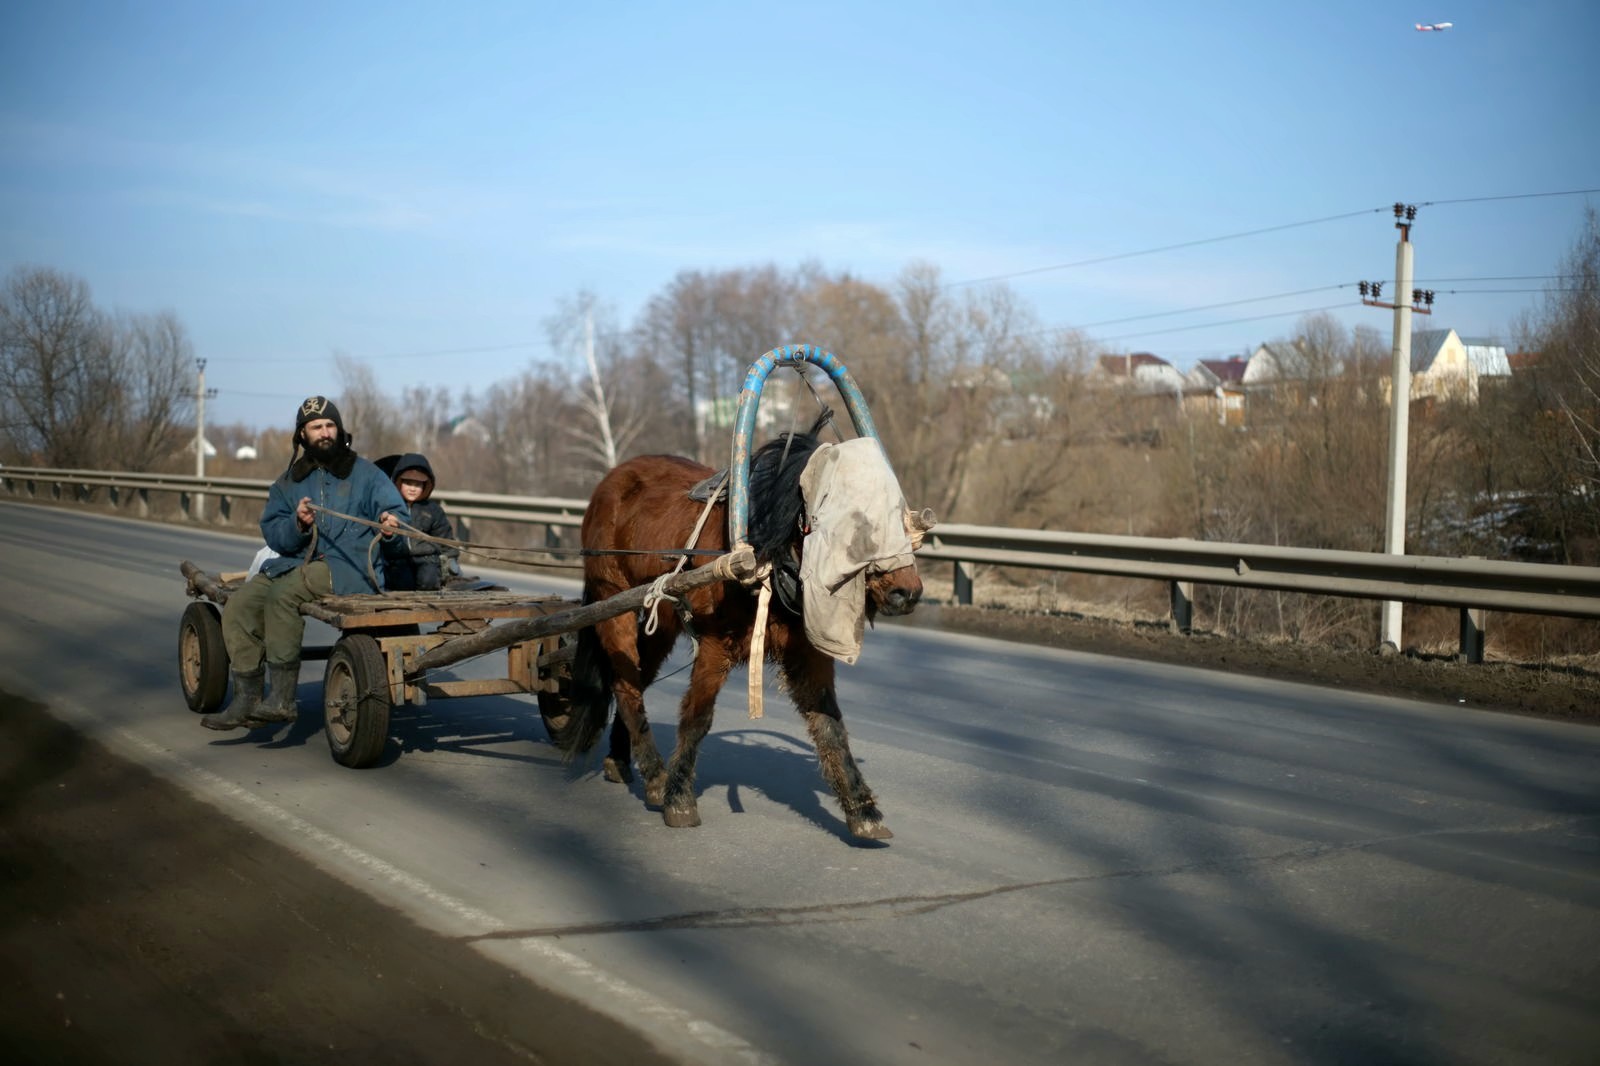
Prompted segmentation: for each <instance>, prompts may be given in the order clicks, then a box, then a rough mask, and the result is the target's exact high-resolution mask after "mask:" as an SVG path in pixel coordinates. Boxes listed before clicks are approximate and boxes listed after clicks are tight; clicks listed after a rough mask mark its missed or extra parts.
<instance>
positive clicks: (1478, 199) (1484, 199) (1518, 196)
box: [943, 189, 1600, 289]
mask: <svg viewBox="0 0 1600 1066" xmlns="http://www.w3.org/2000/svg"><path fill="white" fill-rule="evenodd" d="M1591 193H1600V189H1565V190H1561V191H1559V192H1524V193H1508V194H1506V195H1504V196H1464V197H1458V198H1456V199H1453V200H1425V201H1421V202H1420V203H1419V204H1418V206H1422V207H1442V206H1445V205H1449V204H1475V203H1488V202H1490V201H1495V200H1533V199H1540V198H1544V197H1551V196H1587V195H1589V194H1591ZM1392 209H1393V205H1390V204H1385V205H1384V206H1383V207H1373V208H1366V209H1364V210H1361V211H1346V212H1345V213H1343V214H1339V215H1326V216H1324V217H1322V218H1310V219H1306V220H1305V221H1303V222H1285V223H1283V224H1282V225H1279V226H1265V227H1262V228H1261V229H1252V230H1242V231H1240V232H1238V233H1227V234H1223V235H1222V236H1220V237H1203V238H1201V239H1199V240H1195V241H1182V242H1179V243H1178V244H1165V245H1162V246H1161V247H1159V248H1145V249H1141V250H1140V251H1137V252H1119V253H1117V254H1116V255H1103V256H1097V257H1095V258H1093V259H1078V260H1075V261H1073V262H1071V263H1056V264H1054V265H1052V266H1042V267H1032V268H1030V269H1028V270H1016V271H1012V272H1011V273H1009V274H993V275H990V276H989V277H985V278H973V279H971V280H969V281H952V282H950V283H949V284H947V285H944V286H943V288H946V289H957V288H963V287H965V286H968V285H984V284H987V283H989V282H992V281H1006V280H1009V279H1011V278H1022V277H1028V276H1030V275H1033V274H1044V273H1047V272H1049V271H1052V270H1069V269H1071V268H1073V267H1081V266H1093V265H1095V264H1096V263H1110V262H1115V261H1116V260H1119V259H1132V258H1134V257H1136V256H1141V255H1154V254H1156V253H1157V252H1173V251H1177V250H1179V249H1182V248H1194V247H1197V246H1199V245H1202V244H1219V243H1221V242H1223V241H1236V240H1240V239H1242V238H1244V237H1258V236H1260V235H1261V234H1263V233H1278V232H1281V231H1282V230H1288V229H1297V228H1299V227H1302V226H1316V225H1321V224H1322V223H1324V222H1338V221H1340V220H1342V219H1346V218H1357V217H1359V216H1361V215H1371V214H1377V213H1381V212H1384V211H1389V210H1392Z"/></svg>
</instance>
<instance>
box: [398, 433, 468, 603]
mask: <svg viewBox="0 0 1600 1066" xmlns="http://www.w3.org/2000/svg"><path fill="white" fill-rule="evenodd" d="M391 460H392V461H393V465H392V466H391V465H390V462H391ZM378 465H379V466H380V467H383V468H385V469H389V470H392V471H393V476H394V483H395V486H396V487H397V488H399V490H400V496H401V498H403V499H404V500H405V501H406V506H407V507H409V508H411V523H410V524H411V526H412V528H414V529H416V530H417V531H418V532H421V533H426V534H427V535H428V536H430V537H440V538H442V539H445V540H453V539H454V538H455V535H456V534H455V529H454V528H453V527H452V526H451V525H450V519H449V518H448V517H446V515H445V513H444V505H443V504H440V503H435V502H434V501H433V500H432V499H431V497H432V496H433V485H434V478H433V467H431V466H429V465H428V459H427V457H426V456H424V455H419V454H417V453H416V452H411V453H409V454H406V455H401V456H389V457H385V458H383V459H380V460H378ZM460 554H461V552H460V549H459V548H455V547H452V546H448V545H442V544H435V543H433V542H432V541H427V540H421V539H419V538H417V537H399V536H396V537H390V538H389V539H387V540H385V541H384V542H383V558H384V563H383V575H384V576H383V584H384V587H385V588H386V589H388V590H390V591H392V592H404V591H409V590H420V591H431V590H433V589H438V588H442V587H443V586H444V583H445V582H446V581H447V580H449V578H450V576H451V575H453V574H459V573H460V572H461V570H460V566H459V564H458V563H457V562H456V557H457V556H458V555H460Z"/></svg>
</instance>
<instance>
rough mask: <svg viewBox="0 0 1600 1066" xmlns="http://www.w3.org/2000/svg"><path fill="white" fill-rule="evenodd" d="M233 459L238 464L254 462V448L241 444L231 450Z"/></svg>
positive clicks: (250, 445)
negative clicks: (238, 462)
mask: <svg viewBox="0 0 1600 1066" xmlns="http://www.w3.org/2000/svg"><path fill="white" fill-rule="evenodd" d="M233 457H234V458H235V459H237V460H239V461H240V462H245V463H252V462H255V460H256V448H255V445H253V444H241V445H239V446H238V447H237V448H235V449H234V450H233Z"/></svg>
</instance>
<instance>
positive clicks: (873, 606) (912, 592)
mask: <svg viewBox="0 0 1600 1066" xmlns="http://www.w3.org/2000/svg"><path fill="white" fill-rule="evenodd" d="M934 522H935V519H934V516H933V512H932V511H931V510H928V509H926V508H924V509H923V510H921V511H912V510H910V509H909V508H908V509H907V510H906V512H905V526H906V535H907V536H909V537H910V538H911V547H912V550H913V551H915V550H916V549H917V548H920V547H922V538H923V536H924V535H925V534H926V533H927V532H928V530H930V529H932V528H933V526H934ZM921 599H922V575H921V574H920V573H918V572H917V564H916V561H915V560H912V561H911V562H910V563H909V564H908V565H906V566H900V567H896V568H894V569H892V570H885V569H882V568H870V567H869V568H868V570H867V617H868V618H869V619H870V618H872V617H874V616H876V615H880V614H883V615H890V616H893V615H899V614H910V613H911V612H912V611H913V610H915V609H916V606H917V603H918V601H920V600H921Z"/></svg>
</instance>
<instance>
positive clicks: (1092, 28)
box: [0, 0, 1600, 426]
mask: <svg viewBox="0 0 1600 1066" xmlns="http://www.w3.org/2000/svg"><path fill="white" fill-rule="evenodd" d="M1443 20H1449V21H1451V22H1453V23H1454V24H1455V28H1454V29H1453V30H1451V31H1449V32H1447V33H1417V32H1415V31H1414V30H1413V29H1412V24H1413V23H1415V22H1436V21H1443ZM1597 41H1600V5H1597V4H1594V3H1590V2H1581V0H1573V2H1565V3H1561V2H1539V0H1534V2H1528V3H1509V2H1507V3H1484V2H1455V0H1413V2H1409V3H1406V4H1395V3H1364V4H1337V5H1335V4H1317V5H1310V4H1293V3H1271V4H1267V3H1239V4H1224V5H1206V4H1193V3H1184V4H1165V3H1146V4H1139V5H1125V4H1116V5H1113V4H1109V3H1106V4H1088V3H1066V2H1060V3H1007V2H990V3H985V4H975V3H971V2H968V3H941V2H923V3H901V2H882V3H870V2H863V0H856V2H851V3H831V2H821V3H810V4H765V3H727V4H723V3H695V2H692V0H677V2H672V3H654V2H642V3H627V2H617V3H609V4H595V5H572V4H542V3H541V4H536V3H508V4H499V3H467V4H461V5H439V4H436V3H429V4H416V3H410V2H403V0H402V2H394V0H390V2H385V3H381V4H378V3H356V2H344V3H332V4H329V3H318V4H303V3H297V2H278V3H273V4H257V5H244V4H229V3H216V2H214V0H208V2H197V3H189V2H182V3H154V2H146V3H111V2H98V3H83V2H73V0H49V2H40V0H11V2H9V3H7V4H5V5H0V272H7V271H9V270H10V269H11V268H12V267H14V266H16V265H19V264H32V265H43V266H49V267H53V268H57V269H60V270H65V271H68V272H70V273H73V274H76V275H78V276H80V277H82V278H84V279H85V280H86V281H87V282H88V283H89V285H90V287H91V289H92V291H93V293H94V296H95V299H96V301H97V302H98V303H99V304H101V305H102V306H105V307H108V308H125V309H128V310H135V311H157V310H168V309H170V310H172V311H175V312H176V313H177V314H178V316H179V317H180V318H181V319H182V320H183V321H184V323H185V324H186V325H187V326H188V328H189V331H190V334H191V337H192V339H193V341H194V343H195V347H196V354H197V355H200V356H204V357H205V358H206V359H207V360H208V366H207V371H206V377H207V385H209V386H212V387H214V388H216V389H217V390H218V396H217V398H216V399H215V400H214V401H212V402H211V403H210V404H209V405H208V408H207V417H208V420H210V421H220V422H236V421H237V422H245V423H248V424H253V425H257V426H278V425H283V424H286V423H287V422H288V419H289V413H290V412H292V410H293V407H294V405H295V403H296V401H298V400H299V399H300V398H301V397H302V396H304V395H306V394H307V393H312V392H328V393H333V394H336V393H337V391H338V380H337V377H336V375H335V373H334V371H333V368H332V360H331V355H332V353H334V352H336V351H337V352H343V353H345V354H347V355H350V356H353V357H356V358H360V359H366V360H370V361H371V363H372V365H373V366H374V368H375V369H376V370H377V372H378V373H379V375H380V377H381V379H382V380H383V381H384V382H386V383H387V384H389V385H392V386H393V387H394V388H395V389H398V388H399V387H401V386H405V385H435V384H448V385H450V386H452V387H453V388H455V389H457V390H460V389H463V388H472V389H475V390H482V389H483V388H485V387H487V386H488V385H490V384H492V383H493V382H495V381H497V380H503V379H505V378H507V377H509V376H511V375H512V374H514V373H516V372H517V371H518V370H519V369H520V368H522V367H523V366H526V365H527V364H528V363H529V362H530V361H537V360H546V359H552V358H560V357H561V356H560V354H559V353H554V352H552V351H551V350H550V349H549V348H548V347H547V346H546V344H545V341H544V338H545V332H544V328H543V322H544V320H545V319H546V318H547V317H548V316H550V315H551V314H552V313H553V312H554V311H555V310H556V307H557V304H558V302H559V301H561V300H563V299H569V298H571V297H572V296H573V295H575V294H576V293H577V292H578V291H579V290H580V289H584V288H587V289H590V290H592V291H594V292H595V293H596V294H597V295H598V296H599V297H600V299H601V300H602V301H603V302H605V303H607V304H609V305H611V306H612V307H613V308H614V309H615V311H616V313H617V315H618V317H619V319H620V320H621V321H622V322H624V323H627V322H629V321H631V320H632V319H633V317H634V315H635V314H636V313H637V312H638V311H639V310H640V308H641V307H642V305H643V303H644V302H645V301H646V300H648V299H649V297H650V296H652V295H653V294H655V293H657V292H658V291H659V290H660V289H661V288H662V287H663V286H665V285H666V284H667V283H668V282H669V281H670V280H671V279H672V277H673V276H674V275H675V274H677V273H678V272H679V271H681V270H685V269H698V270H722V269H731V268H738V267H747V266H760V265H764V264H767V263H775V264H777V265H778V266H780V267H783V268H792V267H794V266H797V265H799V264H800V263H801V262H803V261H806V260H814V261H817V262H819V263H821V264H822V265H823V266H824V267H825V268H827V269H829V270H849V271H851V272H853V273H855V274H857V275H858V276H862V277H865V278H867V279H870V280H877V281H882V282H885V283H887V282H889V281H891V280H892V279H893V278H894V276H895V275H896V274H898V273H899V272H900V271H901V270H902V269H903V268H904V267H905V266H906V265H907V264H908V263H911V262H913V261H918V260H920V261H927V262H931V263H933V264H935V265H936V266H938V267H939V268H940V270H941V271H942V273H943V277H944V278H945V280H946V281H948V282H951V283H960V282H965V281H971V280H974V279H980V278H989V277H994V276H1007V275H1009V276H1011V277H1010V280H1009V283H1010V284H1011V286H1012V287H1013V288H1014V289H1015V290H1016V292H1017V293H1018V294H1019V295H1020V296H1021V297H1023V299H1024V300H1026V301H1027V302H1028V303H1029V304H1030V305H1031V306H1032V307H1033V309H1034V310H1035V311H1036V313H1037V315H1038V317H1039V319H1040V321H1041V323H1042V324H1044V325H1046V326H1061V327H1066V326H1083V325H1087V324H1091V323H1109V324H1106V325H1103V326H1096V327H1094V328H1092V329H1090V330H1089V332H1090V333H1091V334H1092V335H1093V336H1095V337H1098V338H1101V339H1103V340H1105V341H1107V342H1108V343H1110V344H1111V345H1113V346H1115V347H1116V348H1117V349H1119V350H1136V351H1153V352H1155V353H1157V354H1159V355H1162V356H1164V357H1166V358H1168V359H1170V360H1171V361H1172V362H1173V363H1174V364H1176V365H1178V366H1179V367H1180V368H1187V367H1188V366H1190V365H1191V364H1192V363H1193V362H1194V360H1195V359H1197V358H1202V357H1214V356H1226V355H1229V354H1233V353H1238V352H1243V351H1245V350H1247V349H1249V348H1251V347H1253V346H1254V345H1255V344H1257V343H1259V342H1261V341H1263V340H1269V339H1272V338H1273V337H1279V336H1286V335H1288V334H1290V333H1291V332H1292V330H1293V327H1294V322H1295V320H1296V314H1294V313H1293V312H1300V311H1306V310H1312V309H1321V308H1325V307H1333V308H1335V310H1334V312H1333V313H1335V314H1336V315H1337V317H1338V318H1339V319H1340V320H1341V321H1343V322H1345V323H1347V324H1355V323H1358V322H1365V323H1368V324H1370V325H1372V326H1374V327H1375V328H1377V329H1379V330H1381V331H1383V332H1384V333H1385V334H1387V331H1388V329H1389V326H1390V316H1389V315H1388V314H1387V313H1385V312H1382V311H1379V310H1374V309H1370V308H1363V307H1361V306H1360V305H1359V303H1358V302H1357V298H1356V296H1355V294H1354V292H1353V290H1352V289H1350V288H1345V289H1342V290H1337V291H1332V290H1330V291H1321V292H1312V293H1305V294H1303V295H1299V296H1296V297H1286V298H1283V299H1279V300H1266V301H1259V302H1252V303H1248V304H1242V305H1239V306H1236V307H1231V308H1226V309H1216V310H1213V311H1209V312H1197V313H1193V314H1186V315H1171V316H1163V317H1159V318H1143V319H1141V320H1139V321H1134V322H1122V323H1116V322H1114V321H1112V320H1118V319H1126V318H1133V317H1135V316H1148V315H1158V314H1163V313H1165V312H1172V311H1180V310H1184V309H1187V308H1194V307H1198V306H1201V305H1208V304H1215V303H1220V302H1225V301H1233V300H1250V299H1253V298H1256V297H1263V296H1271V295H1274V294H1279V293H1290V292H1299V291H1301V290H1311V289H1321V288H1322V287H1325V286H1335V285H1339V284H1341V283H1351V282H1354V281H1356V280H1358V279H1392V276H1393V273H1394V241H1395V236H1396V235H1395V231H1394V229H1393V227H1392V218H1391V216H1390V215H1389V214H1388V213H1387V211H1384V212H1372V211H1371V210H1370V209H1373V208H1377V207H1380V206H1382V205H1386V204H1390V203H1392V202H1394V201H1395V200H1403V201H1407V202H1411V203H1416V204H1419V205H1423V206H1422V208H1421V213H1420V215H1419V218H1418V221H1417V225H1416V228H1415V229H1414V231H1413V242H1414V244H1415V246H1416V263H1417V277H1418V279H1419V281H1420V282H1424V283H1428V284H1430V287H1432V288H1434V289H1435V290H1436V291H1438V292H1439V293H1440V295H1439V297H1438V303H1437V309H1436V313H1435V314H1434V316H1433V318H1432V319H1431V320H1422V319H1419V320H1418V325H1419V328H1421V327H1424V326H1433V327H1444V326H1451V327H1454V328H1456V329H1457V330H1458V331H1460V332H1461V333H1463V334H1466V335H1484V334H1488V335H1501V336H1504V335H1506V334H1507V333H1508V331H1509V328H1510V325H1511V323H1512V321H1513V319H1514V318H1515V316H1516V315H1517V314H1518V313H1519V312H1520V311H1522V310H1524V309H1526V308H1528V307H1532V306H1535V305H1536V304H1537V303H1538V300H1539V297H1538V294H1537V293H1533V292H1488V291H1483V290H1490V289H1537V288H1539V287H1541V286H1542V285H1543V284H1544V282H1543V281H1526V280H1511V281H1459V282H1457V281H1450V280H1435V279H1455V278H1467V279H1488V278H1495V279H1498V278H1521V277H1524V276H1530V275H1548V274H1550V273H1552V272H1554V270H1555V268H1556V267H1557V264H1558V262H1559V260H1560V258H1561V257H1562V256H1563V255H1564V254H1565V252H1566V250H1567V249H1568V248H1569V247H1570V246H1571V244H1572V241H1573V239H1574V237H1575V236H1576V235H1577V233H1578V229H1579V226H1580V224H1581V222H1582V219H1583V211H1584V208H1585V206H1586V205H1589V204H1592V205H1596V206H1600V194H1594V193H1591V194H1588V195H1579V196H1531V195H1529V194H1537V193H1550V192H1564V191H1567V190H1578V189H1591V188H1600V137H1597V136H1596V131H1597V130H1600V74H1596V73H1595V68H1594V66H1593V51H1594V45H1595V43H1596V42H1597ZM1490 198H1494V199H1490ZM1468 200H1470V201H1475V202H1456V203H1447V202H1445V201H1468ZM1430 203H1432V204H1433V206H1428V205H1429V204H1430ZM1335 216H1351V217H1342V218H1340V217H1335ZM1330 218H1331V219H1333V220H1332V221H1326V222H1318V223H1316V224H1312V225H1303V226H1302V225H1292V224H1295V223H1302V222H1311V221H1312V220H1318V219H1330ZM1279 226H1283V227H1287V228H1284V229H1279V230H1275V231H1274V232H1270V233H1264V234H1260V235H1257V236H1253V237H1247V238H1240V239H1237V240H1225V241H1210V240H1209V239H1210V238H1216V237H1223V236H1228V235H1232V234H1239V233H1244V232H1247V231H1252V230H1258V229H1265V228H1269V227H1279ZM1187 242H1206V243H1198V244H1194V245H1192V246H1191V247H1188V248H1176V249H1173V250H1170V251H1165V252H1159V253H1156V254H1150V255H1132V256H1130V255H1126V253H1132V252H1141V251H1144V250H1147V249H1156V248H1164V247H1168V246H1172V245H1178V244H1183V243H1187ZM1116 256H1122V258H1115V259H1110V260H1109V261H1105V262H1100V263H1096V264H1092V265H1085V266H1067V267H1065V268H1063V269H1043V268H1049V267H1058V266H1062V265H1063V264H1073V263H1079V262H1081V261H1084V260H1090V259H1100V258H1104V257H1116ZM1389 284H1390V287H1392V284H1393V282H1392V280H1390V282H1389ZM1449 290H1456V291H1455V292H1454V293H1451V292H1450V291H1449ZM1469 290H1472V291H1469ZM1264 315H1275V316H1276V317H1271V318H1260V317H1258V316H1264ZM1244 318H1252V319H1255V320H1254V321H1244V322H1241V321H1237V320H1239V319H1244ZM1212 323H1226V324H1212ZM1202 326H1203V327H1204V328H1197V327H1202ZM1141 331H1143V332H1141ZM796 340H804V341H809V342H814V343H820V344H823V345H825V346H829V347H831V346H832V345H831V343H830V341H829V338H826V337H806V338H791V337H774V338H773V339H772V343H773V344H779V343H785V342H789V341H796ZM483 349H492V350H483ZM436 352H449V353H452V354H448V355H432V356H429V355H424V354H420V353H436ZM760 354H761V353H760V352H752V353H751V358H752V359H754V358H755V357H756V356H758V355H760ZM837 354H838V355H839V356H840V357H841V358H843V359H844V360H845V362H846V363H848V362H849V361H850V353H849V352H847V351H842V350H841V351H839V352H838V353H837Z"/></svg>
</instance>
